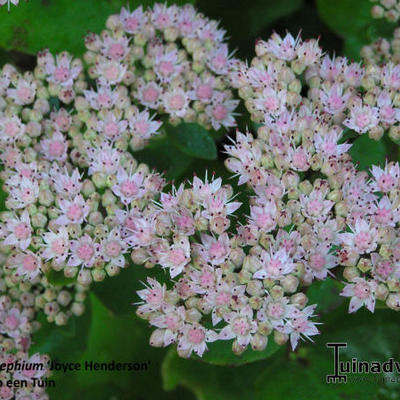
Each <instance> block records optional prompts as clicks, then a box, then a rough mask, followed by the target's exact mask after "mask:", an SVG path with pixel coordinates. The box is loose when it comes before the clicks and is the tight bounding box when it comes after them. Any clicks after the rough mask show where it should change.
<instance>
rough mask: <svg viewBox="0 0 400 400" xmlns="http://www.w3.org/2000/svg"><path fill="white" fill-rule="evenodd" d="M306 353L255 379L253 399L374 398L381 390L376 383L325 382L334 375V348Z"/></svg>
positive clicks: (282, 361) (312, 348) (273, 365)
mask: <svg viewBox="0 0 400 400" xmlns="http://www.w3.org/2000/svg"><path fill="white" fill-rule="evenodd" d="M304 350H306V349H303V352H302V353H303V354H304V356H302V357H295V359H294V360H285V359H279V360H276V362H274V363H271V364H270V365H269V366H267V367H266V368H265V371H264V372H263V373H262V374H260V375H259V376H258V377H257V379H256V382H255V386H256V396H255V397H254V398H255V399H257V400H263V399H268V400H281V399H296V400H309V399H324V400H338V399H358V400H371V399H374V395H376V394H377V392H378V388H379V387H378V385H377V384H376V383H373V382H372V383H371V382H360V383H350V382H349V383H346V384H344V383H343V384H327V383H326V375H328V374H332V373H333V351H332V350H331V349H328V348H326V347H325V346H321V347H319V348H316V347H315V346H310V347H309V348H308V349H307V350H306V351H304ZM352 376H355V375H352ZM363 376H364V377H365V375H363Z"/></svg>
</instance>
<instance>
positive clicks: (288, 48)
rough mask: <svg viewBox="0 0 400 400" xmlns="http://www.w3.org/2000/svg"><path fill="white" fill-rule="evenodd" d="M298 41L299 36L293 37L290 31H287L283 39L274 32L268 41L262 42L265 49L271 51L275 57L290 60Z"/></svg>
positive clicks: (294, 54)
mask: <svg viewBox="0 0 400 400" xmlns="http://www.w3.org/2000/svg"><path fill="white" fill-rule="evenodd" d="M299 41H300V37H299V36H298V37H297V38H296V39H294V37H293V36H292V35H291V34H290V33H287V34H286V36H285V37H284V38H283V39H282V38H281V37H280V36H279V35H278V34H276V33H274V34H273V35H272V36H271V38H270V39H269V40H268V42H267V43H265V42H263V44H264V46H265V48H266V50H267V51H268V52H271V53H272V54H273V55H274V56H275V57H277V58H279V59H281V60H285V61H291V60H293V59H294V58H295V56H296V51H297V47H298V46H299ZM257 45H258V43H257Z"/></svg>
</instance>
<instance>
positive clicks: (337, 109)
mask: <svg viewBox="0 0 400 400" xmlns="http://www.w3.org/2000/svg"><path fill="white" fill-rule="evenodd" d="M350 95H351V93H350V92H346V93H345V94H343V86H342V85H339V84H337V83H335V84H334V85H332V87H330V88H329V89H325V90H321V91H320V96H321V101H322V104H323V105H324V110H325V111H326V112H328V113H330V114H339V113H341V112H342V111H343V110H344V109H345V108H346V106H347V102H348V100H349V98H350Z"/></svg>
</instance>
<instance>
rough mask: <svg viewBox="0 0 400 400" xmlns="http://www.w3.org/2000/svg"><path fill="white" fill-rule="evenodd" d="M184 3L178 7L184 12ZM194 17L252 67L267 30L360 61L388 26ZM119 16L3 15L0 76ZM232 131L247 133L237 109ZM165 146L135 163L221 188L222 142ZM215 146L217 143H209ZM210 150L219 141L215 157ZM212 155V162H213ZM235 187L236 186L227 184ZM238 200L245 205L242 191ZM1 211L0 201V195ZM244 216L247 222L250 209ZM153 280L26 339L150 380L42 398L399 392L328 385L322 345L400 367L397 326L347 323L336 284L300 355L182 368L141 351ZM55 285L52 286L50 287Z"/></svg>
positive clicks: (40, 3) (86, 378)
mask: <svg viewBox="0 0 400 400" xmlns="http://www.w3.org/2000/svg"><path fill="white" fill-rule="evenodd" d="M185 2H186V1H177V3H180V4H183V3H185ZM129 3H130V7H131V8H134V7H137V6H138V5H139V4H142V5H144V6H147V5H151V4H153V1H152V0H145V1H141V2H138V1H130V2H129ZM192 3H196V7H198V8H199V9H200V10H201V11H203V12H204V13H205V14H206V15H207V16H209V17H211V18H215V19H218V20H221V24H222V26H223V27H225V28H226V29H227V31H228V36H229V37H230V45H231V48H233V49H236V55H237V56H239V57H242V58H248V59H250V58H251V57H252V55H253V52H254V42H255V40H256V39H257V38H258V37H261V38H267V37H268V36H269V35H270V34H271V33H272V32H273V31H274V30H275V31H277V32H278V33H280V34H284V33H285V31H286V30H288V31H290V32H291V33H292V34H294V35H297V33H298V31H299V30H302V35H303V37H304V38H307V37H318V36H320V43H321V45H322V46H323V47H324V49H325V50H326V51H329V52H330V53H336V54H344V55H347V56H348V57H350V58H353V59H358V58H359V51H360V48H361V46H362V45H364V44H367V43H369V42H370V41H371V40H374V39H376V38H377V37H379V36H388V35H389V34H390V32H391V31H392V30H393V26H390V24H388V23H382V22H376V21H373V20H372V19H371V17H370V8H371V3H370V2H369V1H368V0H316V1H312V0H310V1H308V0H279V1H276V0H198V1H197V2H195V1H192ZM123 5H126V1H123V0H75V1H73V0H72V1H71V0H29V1H28V2H25V1H23V0H21V1H20V4H19V6H18V7H13V6H12V8H11V13H10V14H8V13H7V10H6V7H2V8H1V9H0V65H2V64H4V63H6V62H12V63H14V64H17V65H18V66H19V67H20V68H22V69H30V68H32V67H33V65H34V57H33V55H34V54H35V53H36V52H37V51H39V50H40V49H42V48H45V47H47V48H49V49H50V50H52V51H55V52H58V51H62V50H68V51H70V52H71V53H73V54H76V55H81V54H82V53H83V51H84V46H83V36H84V35H85V34H86V33H87V32H88V31H95V32H99V31H100V30H101V29H102V28H103V26H104V24H105V20H106V18H107V16H108V15H110V14H112V13H115V12H117V11H118V10H119V9H120V8H121V6H123ZM241 111H242V116H241V117H240V119H239V127H240V128H241V129H244V128H245V127H247V126H248V127H250V128H251V127H252V124H251V122H250V121H249V120H248V119H247V116H246V113H245V111H244V109H242V110H241ZM166 131H167V133H168V134H167V135H166V136H165V137H163V138H162V139H158V140H154V141H153V143H151V145H150V146H149V147H148V148H146V149H145V150H143V151H140V152H138V153H136V154H135V156H136V158H137V159H138V160H139V161H143V162H146V163H147V164H149V165H150V166H151V167H154V168H157V169H158V170H160V171H165V174H166V176H167V177H168V179H171V180H174V181H175V182H180V181H182V180H183V179H185V178H191V177H192V176H193V173H196V174H197V175H199V176H204V173H205V171H206V170H208V171H209V172H212V171H215V172H216V173H217V174H218V175H220V176H222V177H224V178H226V179H228V178H229V174H228V173H227V171H226V170H225V168H224V165H223V159H222V155H221V152H218V153H217V150H221V148H222V142H223V140H224V138H223V136H222V135H221V134H219V133H211V134H210V133H209V132H206V131H204V130H202V129H201V128H200V127H198V126H196V125H194V124H186V125H184V126H181V127H180V129H176V128H171V127H167V128H166ZM212 135H213V136H214V137H212ZM213 139H216V142H217V145H215V142H214V140H213ZM390 146H391V147H393V146H394V145H393V144H391V145H390V144H389V145H388V144H387V142H380V143H377V142H373V141H371V140H370V139H368V138H367V137H366V136H365V135H364V136H362V137H360V138H358V139H357V140H356V141H355V143H354V145H353V148H352V156H353V158H354V160H355V162H357V163H358V166H359V168H360V169H367V168H368V166H369V165H370V164H371V163H377V164H383V163H384V162H385V157H386V155H387V154H391V156H392V158H393V155H394V157H396V154H397V149H394V150H393V148H389V147H390ZM217 154H218V157H217ZM231 182H233V184H234V185H235V181H234V180H233V181H231ZM238 190H239V191H241V195H240V196H239V198H240V200H241V201H243V202H244V203H245V199H246V193H244V192H243V191H244V190H245V189H243V188H240V189H238ZM0 201H3V202H4V194H1V193H0ZM241 213H242V214H246V204H244V206H242V208H241ZM156 273H158V274H161V272H156V271H152V270H151V271H148V270H145V269H144V268H142V267H138V266H131V268H129V269H127V270H124V271H123V272H122V273H121V274H120V275H119V276H117V277H115V278H112V279H108V280H107V281H106V282H104V283H102V284H97V285H96V286H95V287H94V288H93V290H92V294H91V296H90V298H89V300H88V304H87V309H88V310H87V312H86V314H85V315H84V316H83V317H80V318H73V319H71V320H70V322H69V323H68V325H67V326H66V327H63V328H58V327H54V326H53V325H50V324H48V323H46V322H45V320H43V328H42V329H41V330H40V331H39V332H38V333H37V334H36V335H35V337H34V341H35V344H34V347H33V349H32V351H42V352H47V353H49V354H50V355H51V357H52V358H53V359H57V360H59V361H65V362H67V361H73V362H76V361H82V362H84V361H85V360H94V361H99V362H109V361H112V360H116V361H119V362H127V361H135V362H147V361H150V364H149V369H148V371H137V372H111V373H105V372H76V373H73V372H70V373H67V374H63V373H56V374H54V375H53V378H54V379H55V380H56V388H55V389H51V390H50V391H49V393H50V397H51V398H52V399H56V400H64V399H65V400H70V399H73V398H76V399H88V400H90V399H96V400H103V399H104V400H106V399H110V400H111V399H113V400H123V399H134V400H141V399H144V400H148V399H166V400H167V399H171V400H172V399H185V400H186V399H187V400H191V399H199V400H225V399H226V400H231V399H232V400H234V399H262V400H264V399H266V400H280V399H294V400H303V399H304V400H309V399H317V398H318V399H323V400H331V399H332V400H333V399H366V400H370V399H382V400H384V399H393V400H395V399H398V398H400V390H399V388H400V386H399V384H397V383H383V382H380V383H371V382H370V383H366V382H363V383H358V384H357V383H353V384H352V383H348V384H346V385H328V384H326V383H325V375H326V374H328V373H330V372H331V371H332V354H331V350H328V349H327V348H326V342H329V341H344V342H347V343H348V347H347V350H346V352H344V351H343V357H347V358H349V359H350V358H351V357H357V358H359V359H365V360H386V359H388V358H390V357H394V358H397V359H400V341H399V339H398V338H399V327H400V315H399V314H396V313H394V312H393V311H388V310H384V309H381V310H376V312H375V314H370V313H369V312H368V311H366V310H362V311H359V312H358V313H357V314H356V315H348V314H347V307H346V305H345V304H344V303H343V302H342V301H341V300H340V299H339V300H338V298H339V297H338V288H337V285H336V282H335V281H325V282H322V283H318V284H316V285H314V286H313V287H312V288H311V289H310V291H309V293H308V295H309V297H310V298H311V299H310V303H311V304H313V303H315V302H316V303H318V304H319V309H318V312H319V313H320V315H321V320H322V321H323V322H324V323H323V325H321V326H320V330H321V335H320V336H319V337H318V338H317V339H316V342H315V343H314V344H312V343H307V344H304V345H303V346H300V349H299V350H298V351H297V352H296V353H291V352H288V351H287V349H286V348H284V347H283V348H278V346H276V345H274V343H272V341H271V343H270V344H269V346H268V347H267V349H266V350H265V351H264V352H261V353H254V352H250V351H247V352H245V353H244V355H242V356H241V357H239V358H238V357H234V356H233V355H232V354H231V352H230V349H229V348H230V343H223V344H218V345H215V344H212V345H210V348H211V350H212V351H210V353H207V355H205V357H204V359H203V360H202V361H199V360H198V359H191V360H182V359H180V358H179V357H177V356H176V353H175V350H174V349H169V350H168V349H155V348H151V347H150V346H149V345H148V339H149V335H150V330H149V329H148V327H147V326H146V325H147V324H146V323H145V322H144V321H142V320H140V319H138V318H137V317H136V316H135V312H134V307H133V306H132V305H131V304H132V303H133V302H135V301H137V300H138V299H137V297H136V295H135V291H136V290H137V289H138V288H139V287H140V286H141V284H140V281H143V280H144V279H145V277H146V276H147V275H151V276H154V275H155V274H156ZM54 281H56V277H55V278H54Z"/></svg>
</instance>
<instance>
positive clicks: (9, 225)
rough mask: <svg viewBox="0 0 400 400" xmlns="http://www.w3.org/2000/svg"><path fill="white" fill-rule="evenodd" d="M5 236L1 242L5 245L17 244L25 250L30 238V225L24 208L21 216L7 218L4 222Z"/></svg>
mask: <svg viewBox="0 0 400 400" xmlns="http://www.w3.org/2000/svg"><path fill="white" fill-rule="evenodd" d="M6 231H7V232H8V234H6V238H5V239H4V241H3V244H4V245H6V246H18V247H19V248H20V249H21V250H26V249H27V248H28V247H29V245H30V243H31V240H32V227H31V220H30V218H29V213H28V211H27V210H24V211H23V212H22V214H21V217H19V218H18V217H16V218H13V219H9V220H8V221H7V222H6Z"/></svg>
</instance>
